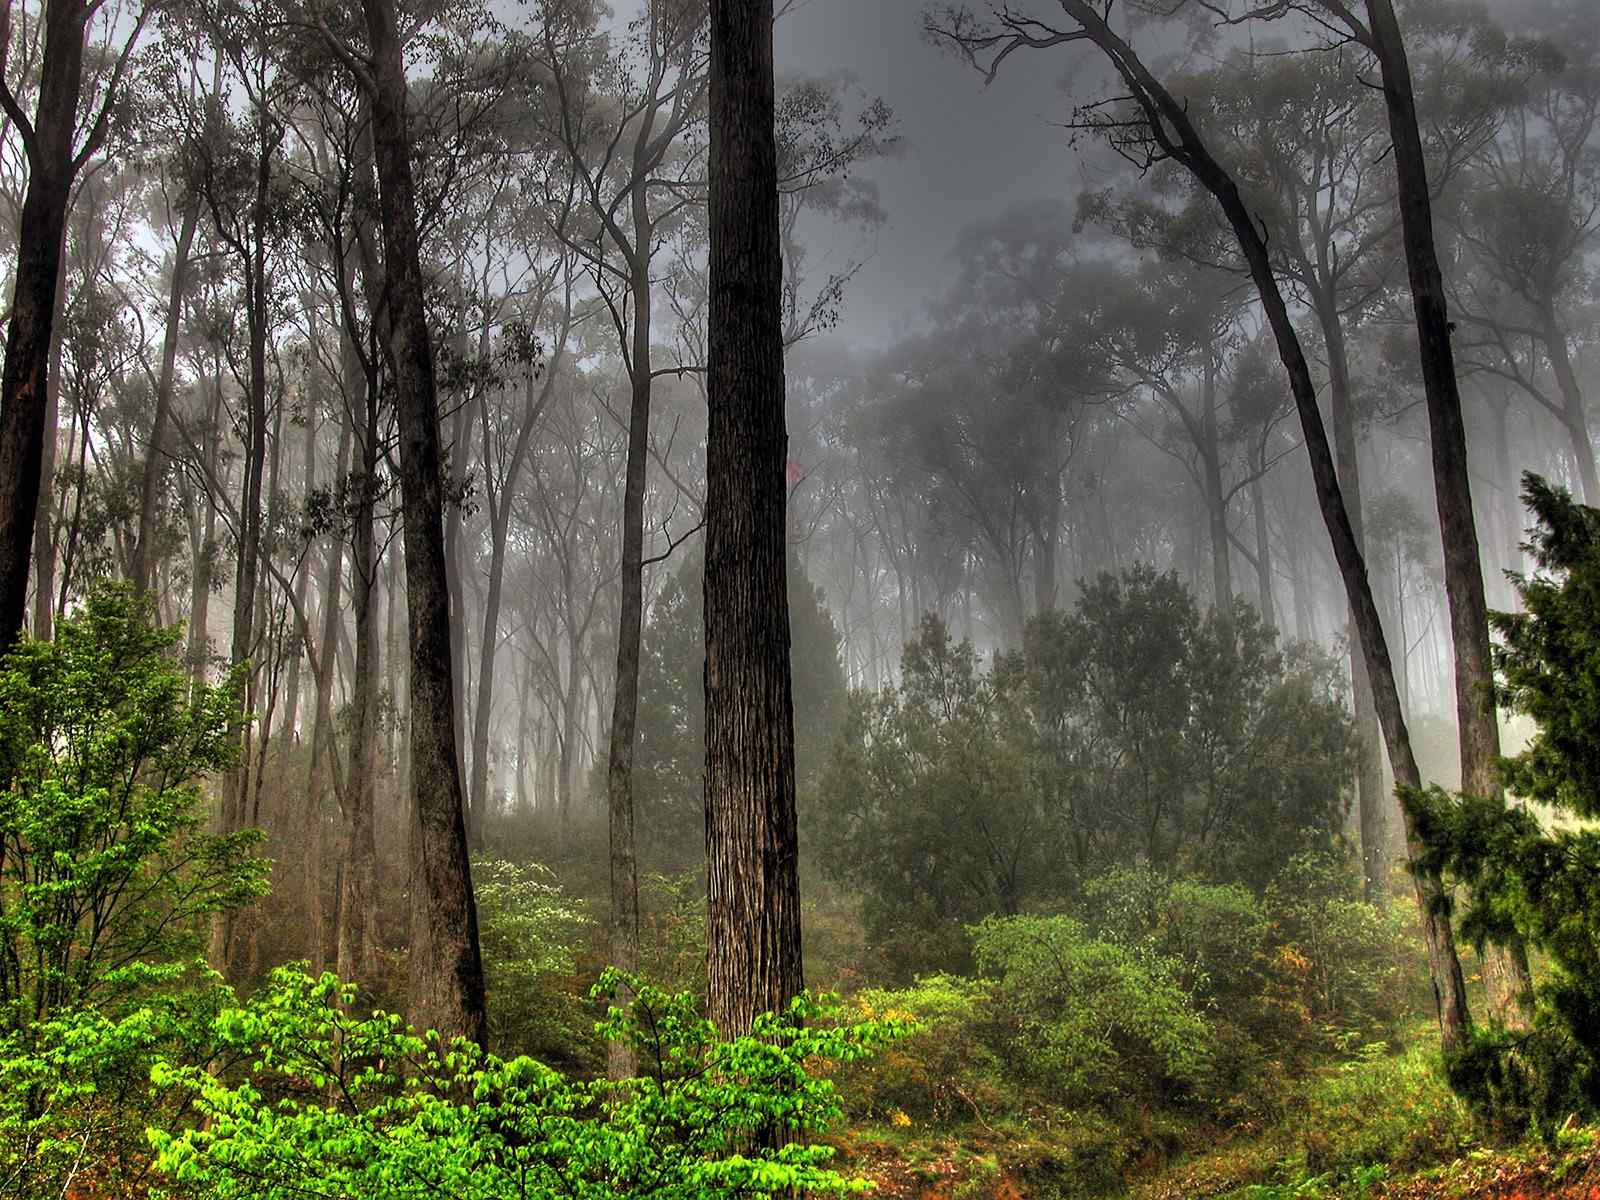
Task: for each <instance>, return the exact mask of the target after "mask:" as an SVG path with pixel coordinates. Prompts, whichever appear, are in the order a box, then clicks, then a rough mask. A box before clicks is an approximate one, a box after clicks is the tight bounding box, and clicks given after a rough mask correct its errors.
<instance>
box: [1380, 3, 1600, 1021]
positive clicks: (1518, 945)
mask: <svg viewBox="0 0 1600 1200" xmlns="http://www.w3.org/2000/svg"><path fill="white" fill-rule="evenodd" d="M1367 14H1368V17H1369V18H1370V19H1371V22H1372V28H1371V36H1370V40H1369V45H1370V47H1371V49H1372V52H1373V53H1374V54H1375V55H1376V56H1377V58H1378V63H1379V66H1380V67H1381V68H1382V70H1383V92H1384V98H1385V100H1386V101H1387V103H1388V111H1389V135H1390V138H1391V139H1392V140H1393V143H1394V163H1395V174H1396V176H1397V178H1398V180H1399V185H1400V189H1399V190H1400V221H1401V229H1402V232H1403V234H1404V238H1405V248H1406V270H1407V273H1408V274H1409V276H1410V280H1411V300H1412V308H1413V310H1414V311H1415V314H1416V323H1417V342H1418V346H1419V349H1420V351H1421V356H1422V380H1423V387H1424V390H1425V392H1426V394H1427V400H1428V433H1429V438H1430V442H1431V445H1432V453H1433V488H1434V501H1435V504H1436V506H1437V508H1438V512H1439V529H1440V532H1441V534H1442V536H1443V539H1444V575H1445V594H1446V596H1447V597H1448V599H1449V602H1450V634H1451V643H1452V645H1453V646H1454V647H1455V660H1456V723H1457V726H1458V728H1459V731H1460V738H1461V790H1462V791H1463V792H1467V793H1470V794H1472V795H1477V796H1500V795H1501V794H1502V793H1501V786H1500V726H1499V723H1498V721H1497V719H1496V716H1495V703H1494V667H1493V665H1492V663H1491V660H1490V657H1489V612H1488V605H1487V604H1486V602H1485V600H1484V593H1483V568H1482V563H1481V560H1480V557H1479V553H1478V530H1477V525H1476V523H1475V521H1474V519H1473V513H1472V488H1471V484H1470V482H1469V481H1468V477H1467V437H1466V429H1465V426H1464V424H1463V422H1462V417H1461V391H1460V387H1459V385H1458V383H1457V380H1456V370H1455V352H1454V349H1453V347H1452V346H1451V344H1450V332H1451V330H1450V322H1449V317H1448V314H1447V311H1446V304H1445V294H1444V277H1443V275H1442V273H1441V272H1440V269H1439V258H1438V254H1437V251H1436V249H1435V246H1434V238H1433V203H1432V199H1431V198H1430V196H1429V194H1428V168H1427V161H1426V159H1425V157H1424V154H1423V148H1422V135H1421V132H1420V131H1419V129H1418V126H1417V110H1416V100H1415V98H1414V96H1413V95H1412V90H1411V67H1410V64H1409V63H1408V62H1407V60H1406V52H1405V44H1404V42H1403V41H1402V39H1401V36H1400V25H1399V22H1398V21H1397V20H1396V19H1395V14H1394V6H1393V5H1392V4H1391V3H1390V0H1367ZM1589 458H1590V468H1591V472H1592V469H1593V455H1592V454H1591V455H1590V456H1589ZM1483 974H1484V983H1485V985H1486V987H1487V989H1488V992H1489V1006H1490V1009H1491V1011H1492V1012H1493V1013H1494V1015H1495V1016H1496V1017H1498V1018H1499V1019H1500V1020H1502V1021H1504V1022H1505V1023H1506V1024H1508V1025H1511V1026H1514V1027H1525V1026H1526V1025H1527V1022H1528V1020H1529V1018H1530V1016H1531V1012H1530V1010H1531V1006H1532V999H1533V992H1532V983H1531V981H1530V979H1529V976H1528V956H1527V952H1526V951H1525V950H1524V948H1523V945H1522V942H1521V940H1520V939H1516V940H1513V941H1511V942H1508V943H1507V944H1506V945H1504V946H1495V945H1491V946H1488V947H1486V948H1485V953H1484V962H1483Z"/></svg>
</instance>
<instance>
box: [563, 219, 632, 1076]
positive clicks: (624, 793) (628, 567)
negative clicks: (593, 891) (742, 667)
mask: <svg viewBox="0 0 1600 1200" xmlns="http://www.w3.org/2000/svg"><path fill="white" fill-rule="evenodd" d="M636 196H637V197H638V201H637V202H636V203H635V205H634V208H635V214H636V219H637V217H638V216H640V215H642V216H643V217H644V219H645V221H646V222H648V219H649V212H648V209H646V208H645V206H644V203H643V201H644V196H645V190H644V188H643V187H640V188H638V189H637V191H636ZM646 228H648V226H646ZM648 236H649V235H648V234H646V235H645V237H646V238H648ZM633 293H634V296H633V346H632V355H631V361H632V365H633V378H632V394H631V400H630V403H629V406H628V459H627V466H626V469H625V474H624V481H623V491H622V578H621V582H622V595H621V598H620V603H619V607H618V610H617V686H616V691H615V693H614V694H613V695H612V698H611V746H610V753H609V756H608V759H607V763H606V809H607V819H606V828H607V838H608V843H609V850H610V854H609V858H610V887H611V907H610V954H611V963H612V965H613V966H615V967H618V968H619V969H621V970H624V971H632V970H633V969H634V968H635V967H637V965H638V961H639V867H638V860H637V855H636V853H635V849H634V820H633V755H634V746H635V741H636V740H637V724H638V716H639V643H640V638H641V634H642V626H643V617H644V494H645V483H646V480H645V472H646V468H647V464H648V462H649V441H650V370H651V363H650V303H651V295H650V279H649V269H648V266H647V265H641V266H640V267H639V268H638V269H637V270H635V271H634V274H633ZM570 670H571V672H572V678H571V679H570V680H569V687H571V688H574V689H575V688H576V687H577V674H578V666H577V663H576V662H573V663H572V664H570ZM571 742H572V739H571V738H570V737H569V738H564V740H563V742H562V747H561V756H562V759H563V764H562V765H563V771H562V779H563V784H562V786H563V787H566V788H570V787H571V783H570V780H571V772H570V761H571V760H570V756H571V754H572V753H573V750H574V747H573V746H572V744H571ZM607 1072H608V1074H609V1075H610V1076H611V1077H612V1078H613V1079H622V1078H626V1077H627V1076H629V1075H632V1074H633V1057H632V1052H631V1050H630V1048H629V1047H627V1046H624V1045H623V1044H621V1043H618V1042H614V1043H612V1045H611V1049H610V1058H609V1061H608V1066H607Z"/></svg>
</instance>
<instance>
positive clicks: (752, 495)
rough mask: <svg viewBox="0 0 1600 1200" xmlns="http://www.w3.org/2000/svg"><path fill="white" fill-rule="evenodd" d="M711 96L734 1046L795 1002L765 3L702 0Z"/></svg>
mask: <svg viewBox="0 0 1600 1200" xmlns="http://www.w3.org/2000/svg"><path fill="white" fill-rule="evenodd" d="M710 85H711V90H710V97H711V157H710V182H711V186H710V200H711V214H710V235H711V253H710V267H711V291H710V304H711V318H710V336H709V349H710V354H709V364H708V375H707V394H708V401H707V416H708V424H707V433H706V567H705V620H706V664H705V686H706V887H707V901H708V913H707V927H706V940H707V956H706V959H707V989H706V995H707V1001H708V1004H709V1008H710V1013H711V1018H712V1020H713V1021H714V1022H716V1025H717V1028H718V1029H719V1030H721V1031H722V1033H723V1034H725V1035H737V1034H742V1033H746V1032H748V1031H749V1029H750V1025H751V1022H752V1021H753V1020H754V1019H755V1017H756V1016H757V1014H759V1013H761V1012H767V1011H781V1010H782V1009H783V1008H784V1007H785V1006H786V1005H787V1004H788V1002H789V1000H790V999H791V998H792V997H793V996H794V995H796V994H797V993H798V992H799V991H800V989H801V988H802V987H803V986H804V976H803V971H802V965H801V951H800V877H799V870H798V864H799V839H798V832H797V827H796V820H795V799H794V787H795V781H794V705H793V699H792V696H791V691H790V664H789V604H788V594H787V588H786V585H785V579H786V572H785V569H784V565H785V564H784V559H785V541H786V539H785V520H784V507H785V502H786V493H785V488H784V464H785V462H786V460H787V455H788V441H789V439H788V433H787V431H786V429H785V426H784V376H783V330H782V302H781V295H782V286H783V265H782V262H781V261H780V255H779V245H780V237H779V222H778V179H777V149H776V144H775V138H774V130H773V122H774V105H775V99H774V85H773V54H772V0H712V4H711V73H710ZM769 1132H770V1133H771V1134H774V1135H778V1136H781V1131H769Z"/></svg>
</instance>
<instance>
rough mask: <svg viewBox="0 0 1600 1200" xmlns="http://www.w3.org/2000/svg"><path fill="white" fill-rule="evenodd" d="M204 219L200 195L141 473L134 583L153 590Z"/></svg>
mask: <svg viewBox="0 0 1600 1200" xmlns="http://www.w3.org/2000/svg"><path fill="white" fill-rule="evenodd" d="M199 224H200V201H199V198H198V197H195V198H192V199H190V200H189V201H187V202H186V203H185V205H184V208H183V220H182V223H181V224H180V225H179V227H178V244H177V246H176V247H175V248H174V250H173V256H172V280H171V282H170V283H169V284H168V286H167V327H166V332H165V333H163V334H162V337H161V374H160V375H159V376H158V377H157V380H156V411H155V417H154V419H153V420H152V421H151V425H150V448H149V449H148V450H147V451H146V452H145V459H144V469H143V471H142V472H141V473H140V476H139V528H138V531H137V532H136V533H135V535H134V542H133V571H132V576H133V586H134V587H136V588H138V589H139V590H140V591H142V592H144V591H149V590H150V581H151V574H152V573H151V562H152V558H153V556H154V554H155V539H156V501H157V497H158V496H159V494H160V491H161V477H162V475H163V474H165V472H166V468H167V458H168V451H167V427H168V426H169V425H170V424H171V423H172V393H173V387H174V382H175V380H176V379H177V367H178V332H179V330H181V329H182V328H183V303H184V295H185V293H186V292H187V291H188V287H189V251H190V247H192V246H193V245H194V234H195V230H196V228H197V227H198V226H199Z"/></svg>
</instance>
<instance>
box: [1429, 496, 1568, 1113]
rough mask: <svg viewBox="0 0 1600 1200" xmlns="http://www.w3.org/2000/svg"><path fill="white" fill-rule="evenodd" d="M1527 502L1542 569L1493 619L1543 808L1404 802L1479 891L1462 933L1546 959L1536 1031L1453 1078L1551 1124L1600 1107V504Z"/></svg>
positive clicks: (1490, 1042)
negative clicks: (1520, 946) (1530, 728)
mask: <svg viewBox="0 0 1600 1200" xmlns="http://www.w3.org/2000/svg"><path fill="white" fill-rule="evenodd" d="M1523 498H1524V499H1525V500H1526V502H1527V504H1528V506H1529V508H1531V509H1532V511H1533V514H1534V517H1535V518H1536V520H1537V522H1538V525H1537V528H1536V529H1535V530H1534V531H1533V534H1532V539H1531V541H1530V543H1529V545H1528V549H1529V551H1530V552H1531V553H1532V555H1533V557H1534V561H1535V562H1536V563H1537V564H1538V567H1539V570H1538V572H1537V573H1536V574H1535V575H1533V576H1528V577H1524V576H1518V577H1516V578H1515V579H1514V583H1515V585H1516V589H1517V592H1518V595H1519V596H1520V597H1521V599H1522V604H1523V610H1522V611H1521V612H1516V613H1496V614H1494V617H1493V622H1494V626H1495V629H1496V631H1497V632H1498V633H1499V635H1500V637H1501V645H1500V646H1499V647H1498V648H1497V651H1496V665H1497V667H1498V673H1499V683H1500V700H1501V702H1502V703H1503V704H1505V706H1506V707H1508V708H1510V709H1511V710H1512V711H1514V712H1518V713H1522V714H1525V715H1527V716H1529V717H1532V718H1533V719H1534V721H1535V722H1537V726H1538V728H1537V732H1536V733H1535V734H1534V736H1533V738H1532V740H1531V742H1530V743H1529V745H1528V747H1527V749H1526V750H1524V751H1523V752H1522V753H1521V754H1519V755H1516V756H1515V757H1513V758H1511V759H1509V760H1507V762H1506V764H1505V777H1506V782H1507V784H1508V785H1509V786H1510V787H1511V789H1512V790H1513V791H1514V792H1515V793H1516V794H1517V795H1518V796H1521V797H1524V798H1526V799H1528V800H1531V801H1536V802H1538V803H1539V804H1540V805H1542V806H1544V807H1545V811H1546V813H1547V814H1549V815H1548V816H1544V815H1541V813H1540V811H1539V810H1538V809H1536V808H1534V807H1531V806H1527V805H1523V804H1516V805H1512V806H1509V807H1503V806H1502V805H1501V804H1500V803H1499V802H1498V800H1497V799H1496V798H1494V797H1480V796H1454V797H1453V796H1450V795H1447V794H1446V793H1445V792H1443V791H1441V790H1439V789H1437V788H1435V789H1430V790H1429V791H1427V792H1425V793H1422V794H1418V795H1413V796H1409V797H1407V798H1406V800H1407V803H1408V805H1409V806H1410V807H1411V809H1412V811H1413V812H1414V813H1415V814H1416V817H1417V820H1418V823H1419V827H1420V829H1421V833H1422V838H1423V840H1424V842H1425V843H1426V845H1427V847H1428V859H1427V860H1428V861H1430V862H1432V863H1436V864H1438V865H1439V866H1441V867H1443V868H1445V869H1447V870H1449V871H1451V872H1453V873H1455V874H1456V875H1457V876H1458V877H1459V878H1461V879H1463V880H1465V881H1467V882H1469V883H1471V884H1472V886H1473V905H1472V907H1471V909H1470V910H1469V911H1468V912H1467V913H1466V915H1465V916H1464V918H1463V920H1462V930H1463V932H1464V933H1466V934H1468V935H1469V936H1472V937H1474V938H1476V939H1478V940H1479V941H1480V942H1482V941H1484V940H1491V939H1496V938H1503V937H1504V936H1506V935H1507V934H1508V933H1511V932H1513V931H1514V932H1517V933H1520V934H1521V935H1522V936H1523V937H1525V938H1526V939H1527V940H1528V942H1529V943H1530V944H1532V945H1535V946H1537V947H1539V948H1540V949H1542V950H1543V951H1545V953H1547V954H1548V955H1549V957H1550V962H1551V966H1552V968H1553V970H1552V971H1551V973H1550V974H1549V976H1548V978H1546V979H1545V980H1544V981H1543V982H1542V983H1541V984H1540V986H1539V989H1538V998H1537V999H1538V1003H1537V1006H1536V1009H1535V1015H1534V1026H1533V1029H1532V1030H1530V1031H1507V1030H1503V1029H1498V1028H1491V1029H1489V1030H1487V1031H1484V1032H1482V1033H1480V1035H1479V1037H1478V1038H1477V1040H1476V1042H1475V1044H1474V1045H1473V1047H1472V1048H1471V1049H1470V1050H1469V1051H1468V1052H1467V1054H1466V1055H1465V1056H1463V1058H1462V1060H1461V1061H1460V1062H1458V1063H1456V1064H1454V1069H1453V1072H1452V1078H1453V1080H1454V1081H1455V1082H1456V1083H1457V1085H1458V1086H1459V1087H1461V1088H1462V1089H1463V1090H1464V1091H1465V1093H1466V1094H1467V1095H1469V1096H1470V1097H1471V1098H1472V1099H1473V1100H1474V1101H1476V1102H1477V1103H1478V1105H1479V1107H1480V1109H1482V1110H1483V1112H1484V1113H1485V1115H1486V1116H1488V1117H1490V1118H1491V1119H1492V1120H1494V1121H1495V1122H1497V1123H1500V1124H1504V1125H1511V1126H1513V1127H1515V1126H1518V1125H1521V1124H1524V1123H1528V1122H1531V1123H1532V1124H1533V1125H1534V1126H1535V1127H1536V1128H1539V1129H1542V1130H1543V1131H1545V1132H1553V1131H1554V1130H1555V1129H1556V1128H1557V1127H1558V1126H1559V1125H1560V1124H1561V1123H1562V1122H1563V1121H1565V1120H1566V1119H1567V1118H1568V1117H1569V1116H1570V1115H1571V1114H1574V1113H1589V1112H1593V1111H1595V1110H1596V1108H1597V1107H1600V886H1597V881H1600V833H1597V832H1596V831H1595V829H1594V828H1592V826H1591V825H1590V824H1589V823H1590V822H1592V821H1593V820H1594V819H1595V818H1596V817H1597V816H1600V510H1596V509H1593V508H1590V507H1588V506H1586V505H1581V504H1577V503H1575V502H1574V501H1573V500H1572V498H1571V497H1570V496H1569V495H1568V494H1567V493H1566V492H1565V491H1563V490H1561V489H1559V488H1555V487H1552V486H1550V485H1549V484H1547V483H1546V482H1545V481H1544V480H1542V479H1540V478H1538V477H1537V476H1534V475H1528V476H1526V477H1525V478H1524V487H1523ZM1550 817H1553V818H1554V820H1551V819H1550Z"/></svg>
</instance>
